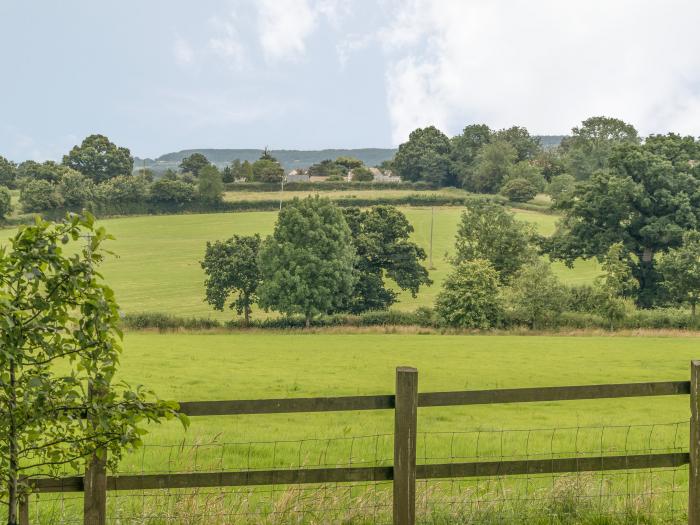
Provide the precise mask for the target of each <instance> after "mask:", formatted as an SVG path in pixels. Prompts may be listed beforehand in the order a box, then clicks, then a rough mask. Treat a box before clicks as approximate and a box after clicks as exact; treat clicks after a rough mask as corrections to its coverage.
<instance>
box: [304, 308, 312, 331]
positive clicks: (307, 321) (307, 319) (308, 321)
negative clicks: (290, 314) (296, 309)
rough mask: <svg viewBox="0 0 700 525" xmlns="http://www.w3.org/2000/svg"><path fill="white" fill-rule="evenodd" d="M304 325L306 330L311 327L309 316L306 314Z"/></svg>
mask: <svg viewBox="0 0 700 525" xmlns="http://www.w3.org/2000/svg"><path fill="white" fill-rule="evenodd" d="M305 323H306V328H309V327H310V326H311V314H310V313H308V312H307V313H306V322H305Z"/></svg>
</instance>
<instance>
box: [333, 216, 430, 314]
mask: <svg viewBox="0 0 700 525" xmlns="http://www.w3.org/2000/svg"><path fill="white" fill-rule="evenodd" d="M343 214H344V215H345V219H346V221H347V224H348V226H349V227H350V231H351V233H352V242H353V245H354V246H355V250H356V252H357V258H356V259H355V273H356V274H357V282H356V283H355V286H354V289H353V291H352V293H351V294H350V295H349V297H348V299H347V301H345V302H346V304H344V306H343V308H342V309H343V310H347V311H350V312H353V313H359V312H364V311H367V310H385V309H387V308H389V307H390V306H391V305H392V304H394V303H395V302H396V298H397V295H398V294H397V292H395V291H394V290H391V289H389V288H387V287H386V284H385V282H384V277H385V276H386V277H388V278H389V279H392V280H393V281H394V282H395V283H396V286H397V287H398V288H399V289H401V290H409V291H410V292H411V295H412V296H413V297H415V296H416V294H417V293H418V290H419V288H420V287H421V285H430V284H432V281H431V280H430V278H429V276H428V270H426V269H425V267H423V266H422V265H421V261H424V260H425V259H426V254H425V250H423V249H422V248H420V247H419V246H418V245H417V244H415V243H414V242H412V241H411V240H410V236H411V233H413V226H411V223H409V222H408V219H406V216H405V215H404V214H403V213H402V212H401V211H399V210H398V209H396V208H395V207H393V206H374V207H372V208H370V209H368V210H361V209H359V208H345V209H344V210H343Z"/></svg>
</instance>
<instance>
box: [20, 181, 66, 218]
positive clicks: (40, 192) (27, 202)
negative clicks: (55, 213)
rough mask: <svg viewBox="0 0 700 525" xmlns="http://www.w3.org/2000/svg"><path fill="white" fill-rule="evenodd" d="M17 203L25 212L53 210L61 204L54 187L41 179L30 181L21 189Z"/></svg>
mask: <svg viewBox="0 0 700 525" xmlns="http://www.w3.org/2000/svg"><path fill="white" fill-rule="evenodd" d="M19 202H20V203H21V204H22V209H23V210H24V211H26V212H40V211H44V210H53V209H55V208H58V207H60V206H61V205H62V204H63V202H62V200H61V196H60V195H59V194H58V192H57V191H56V185H55V184H52V183H50V182H49V181H46V180H41V179H38V180H30V181H28V182H27V183H26V184H25V185H24V186H23V187H22V191H21V192H20V196H19Z"/></svg>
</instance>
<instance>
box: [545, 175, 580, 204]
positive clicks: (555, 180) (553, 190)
mask: <svg viewBox="0 0 700 525" xmlns="http://www.w3.org/2000/svg"><path fill="white" fill-rule="evenodd" d="M575 189H576V179H575V178H574V176H573V175H569V174H568V173H564V174H562V175H556V176H555V177H552V179H551V181H550V183H549V184H548V185H547V193H548V194H549V196H550V197H551V198H552V202H553V203H554V205H555V206H559V205H560V204H562V203H563V202H564V201H566V200H567V199H570V198H571V197H572V195H573V194H574V190H575Z"/></svg>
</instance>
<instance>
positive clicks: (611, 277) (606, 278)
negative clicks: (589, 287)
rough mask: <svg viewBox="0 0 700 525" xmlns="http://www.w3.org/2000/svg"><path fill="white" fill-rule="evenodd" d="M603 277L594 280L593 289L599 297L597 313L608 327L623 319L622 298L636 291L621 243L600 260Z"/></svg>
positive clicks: (636, 286)
mask: <svg viewBox="0 0 700 525" xmlns="http://www.w3.org/2000/svg"><path fill="white" fill-rule="evenodd" d="M602 267H603V275H601V276H599V277H597V278H596V281H595V287H596V288H597V290H598V295H599V308H598V310H599V312H600V313H602V314H603V316H604V317H605V318H606V319H607V320H608V321H609V323H610V327H611V328H612V327H613V326H614V325H615V322H616V321H621V320H622V319H623V318H624V317H625V311H626V304H625V301H624V299H623V296H627V295H632V294H634V293H635V292H636V291H637V288H638V284H637V282H636V281H635V280H634V277H633V276H632V270H631V269H630V264H629V254H628V253H626V252H625V247H624V245H623V244H622V243H621V242H616V243H615V244H613V245H612V246H610V248H609V249H608V252H607V253H606V254H605V257H604V258H603V260H602Z"/></svg>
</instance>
